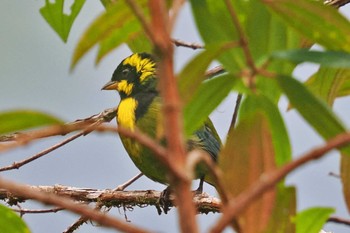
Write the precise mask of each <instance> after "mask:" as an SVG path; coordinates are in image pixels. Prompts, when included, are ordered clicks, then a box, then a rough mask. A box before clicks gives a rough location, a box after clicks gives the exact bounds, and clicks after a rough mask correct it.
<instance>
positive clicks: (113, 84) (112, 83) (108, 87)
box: [101, 81, 118, 90]
mask: <svg viewBox="0 0 350 233" xmlns="http://www.w3.org/2000/svg"><path fill="white" fill-rule="evenodd" d="M101 90H118V82H117V81H109V82H108V83H106V85H104V86H103V87H102V89H101Z"/></svg>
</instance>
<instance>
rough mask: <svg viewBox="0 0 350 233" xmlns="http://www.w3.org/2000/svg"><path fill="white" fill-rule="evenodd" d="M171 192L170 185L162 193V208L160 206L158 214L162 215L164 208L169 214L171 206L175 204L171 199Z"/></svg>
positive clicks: (160, 199) (160, 202) (160, 200)
mask: <svg viewBox="0 0 350 233" xmlns="http://www.w3.org/2000/svg"><path fill="white" fill-rule="evenodd" d="M170 194H171V190H170V187H167V188H166V189H164V190H163V192H162V193H161V194H160V197H159V200H158V204H159V206H160V208H158V214H159V215H160V214H161V213H162V209H163V212H164V214H167V213H168V212H169V210H170V207H171V206H172V205H173V203H172V202H171V200H170Z"/></svg>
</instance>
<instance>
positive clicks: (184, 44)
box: [171, 39, 204, 50]
mask: <svg viewBox="0 0 350 233" xmlns="http://www.w3.org/2000/svg"><path fill="white" fill-rule="evenodd" d="M171 41H172V42H173V43H174V44H175V46H177V47H180V46H181V47H186V48H191V49H193V50H196V49H204V45H201V44H198V43H188V42H185V41H182V40H178V39H172V40H171Z"/></svg>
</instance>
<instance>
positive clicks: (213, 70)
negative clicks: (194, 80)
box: [205, 66, 226, 79]
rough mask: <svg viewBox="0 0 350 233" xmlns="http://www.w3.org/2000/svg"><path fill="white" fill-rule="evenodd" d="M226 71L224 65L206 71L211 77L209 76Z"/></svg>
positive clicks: (206, 74) (208, 76)
mask: <svg viewBox="0 0 350 233" xmlns="http://www.w3.org/2000/svg"><path fill="white" fill-rule="evenodd" d="M225 72H226V71H225V70H224V68H223V67H222V66H216V67H214V68H212V69H210V70H208V71H207V72H206V73H205V76H206V77H207V78H208V79H209V78H212V77H215V76H217V75H219V74H223V73H225Z"/></svg>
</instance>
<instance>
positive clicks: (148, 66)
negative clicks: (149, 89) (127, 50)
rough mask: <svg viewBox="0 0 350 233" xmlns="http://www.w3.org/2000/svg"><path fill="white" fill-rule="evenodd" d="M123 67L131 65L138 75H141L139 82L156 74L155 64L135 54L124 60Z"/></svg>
mask: <svg viewBox="0 0 350 233" xmlns="http://www.w3.org/2000/svg"><path fill="white" fill-rule="evenodd" d="M123 65H131V66H133V67H135V68H136V71H137V72H138V73H141V76H140V81H141V82H142V81H144V80H145V79H146V78H147V77H148V76H149V75H153V74H154V73H155V72H156V64H155V63H154V62H153V61H152V60H151V59H148V58H143V59H142V57H141V56H140V55H139V54H137V53H135V54H133V55H131V56H130V57H127V58H125V60H124V61H123Z"/></svg>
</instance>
